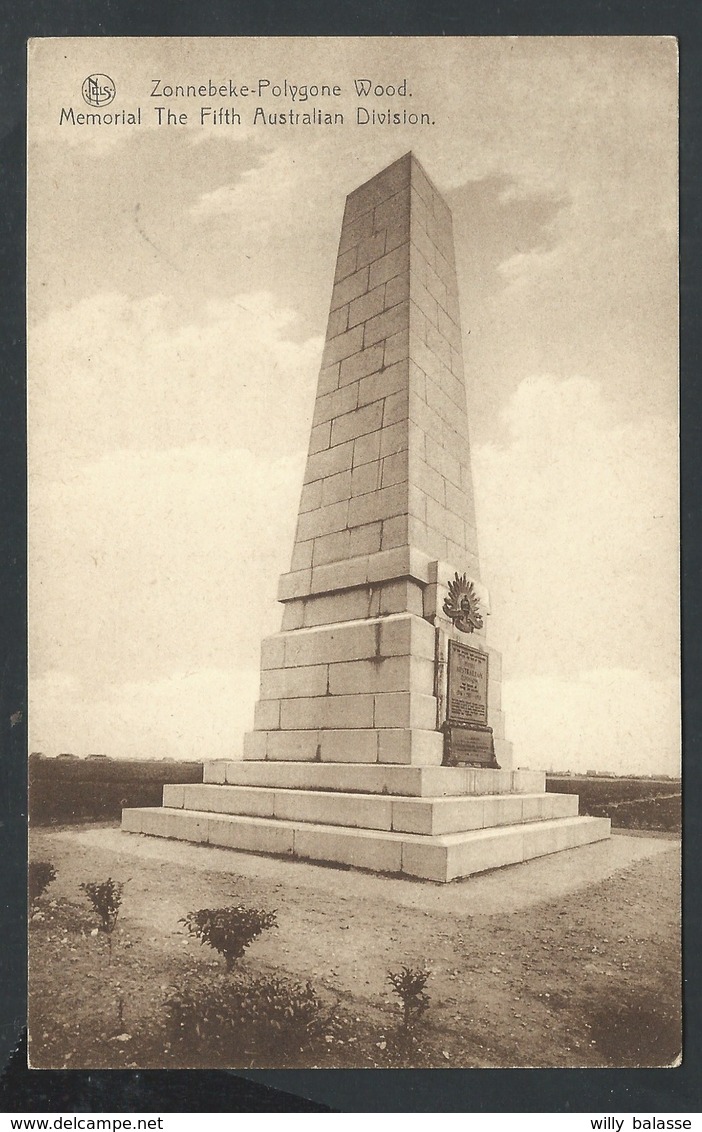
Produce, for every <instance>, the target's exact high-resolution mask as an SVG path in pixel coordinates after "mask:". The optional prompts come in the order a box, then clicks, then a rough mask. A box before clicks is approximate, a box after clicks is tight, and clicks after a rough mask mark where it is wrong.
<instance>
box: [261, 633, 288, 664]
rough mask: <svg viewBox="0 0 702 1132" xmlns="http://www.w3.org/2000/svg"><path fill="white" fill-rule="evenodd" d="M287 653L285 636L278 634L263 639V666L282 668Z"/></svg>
mask: <svg viewBox="0 0 702 1132" xmlns="http://www.w3.org/2000/svg"><path fill="white" fill-rule="evenodd" d="M284 655H285V637H284V636H283V635H282V634H278V635H277V636H275V637H266V638H265V639H264V640H263V641H261V668H281V667H282V665H283V657H284Z"/></svg>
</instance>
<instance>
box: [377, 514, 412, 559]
mask: <svg viewBox="0 0 702 1132" xmlns="http://www.w3.org/2000/svg"><path fill="white" fill-rule="evenodd" d="M408 523H409V516H408V515H395V516H394V517H393V518H392V519H383V533H382V539H381V544H380V545H381V547H382V549H383V550H384V551H385V550H393V549H394V548H396V547H407V544H408V540H409V532H408ZM408 549H409V548H408Z"/></svg>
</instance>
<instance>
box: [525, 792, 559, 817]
mask: <svg viewBox="0 0 702 1132" xmlns="http://www.w3.org/2000/svg"><path fill="white" fill-rule="evenodd" d="M521 798H522V821H541V820H542V819H543V818H544V817H551V816H552V815H551V813H550V812H549V807H548V802H547V799H546V795H545V794H522V795H521Z"/></svg>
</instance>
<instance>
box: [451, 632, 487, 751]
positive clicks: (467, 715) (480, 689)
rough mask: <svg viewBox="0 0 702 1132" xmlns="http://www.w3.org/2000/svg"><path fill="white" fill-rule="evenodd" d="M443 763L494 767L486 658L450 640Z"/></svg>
mask: <svg viewBox="0 0 702 1132" xmlns="http://www.w3.org/2000/svg"><path fill="white" fill-rule="evenodd" d="M447 684H448V686H447V705H446V722H445V723H444V728H443V730H444V763H445V764H447V765H448V766H460V765H462V764H463V765H465V764H467V765H470V766H483V767H497V766H498V763H497V760H496V759H495V745H494V743H493V738H492V728H491V727H488V723H487V718H488V711H487V698H488V658H487V654H486V653H484V652H479V651H478V649H472V648H469V647H468V645H463V644H460V643H459V642H458V641H449V646H448V679H447Z"/></svg>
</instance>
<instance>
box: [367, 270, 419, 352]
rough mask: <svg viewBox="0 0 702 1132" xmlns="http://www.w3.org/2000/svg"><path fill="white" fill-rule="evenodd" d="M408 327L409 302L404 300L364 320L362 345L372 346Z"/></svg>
mask: <svg viewBox="0 0 702 1132" xmlns="http://www.w3.org/2000/svg"><path fill="white" fill-rule="evenodd" d="M392 254H393V255H395V254H396V253H395V252H393V253H392ZM408 327H409V303H408V302H407V300H405V301H404V302H401V303H398V304H397V306H394V307H391V308H390V310H387V311H384V312H383V313H382V314H377V315H375V316H374V317H373V318H370V319H369V320H368V321H367V322H366V324H365V328H364V331H363V345H364V347H368V346H373V345H375V343H376V342H381V341H384V340H385V339H386V338H391V337H392V336H393V334H398V333H399V332H400V331H402V330H405V329H407V328H408Z"/></svg>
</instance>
